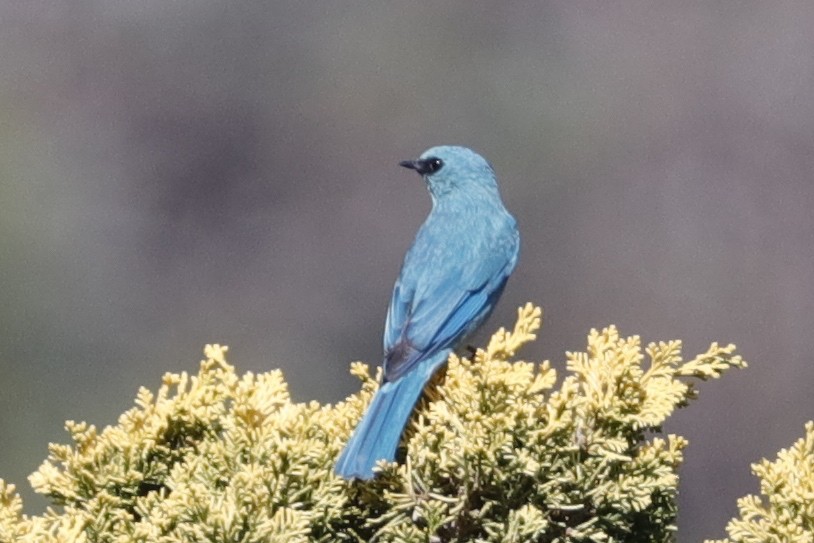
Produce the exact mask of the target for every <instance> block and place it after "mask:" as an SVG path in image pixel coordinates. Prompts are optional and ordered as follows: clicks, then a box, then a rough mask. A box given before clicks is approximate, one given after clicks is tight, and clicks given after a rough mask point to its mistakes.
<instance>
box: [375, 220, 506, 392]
mask: <svg viewBox="0 0 814 543" xmlns="http://www.w3.org/2000/svg"><path fill="white" fill-rule="evenodd" d="M517 253H518V241H517V236H516V234H515V235H514V236H513V237H512V238H511V240H510V242H509V243H506V244H505V245H504V246H503V247H501V250H498V251H491V252H490V253H489V254H487V255H480V256H479V258H477V260H476V261H474V262H472V261H460V260H458V259H455V258H454V257H453V258H445V259H443V262H440V263H439V262H433V261H432V259H425V258H421V257H420V255H419V257H418V258H413V259H410V260H409V261H408V262H406V263H405V266H404V268H403V269H402V272H401V275H400V276H399V279H398V281H397V282H396V285H395V287H394V289H393V297H392V299H391V302H390V309H389V311H388V314H387V322H386V324H385V334H384V347H385V363H384V369H385V379H386V380H388V381H392V380H395V379H398V378H399V377H400V376H401V375H403V374H404V373H405V372H407V371H409V370H410V369H411V368H413V367H414V366H415V364H416V363H417V362H419V361H421V360H423V359H425V358H426V357H427V356H430V355H433V354H435V353H437V352H438V351H440V350H443V349H451V348H454V347H455V345H456V344H457V343H458V341H460V340H461V339H462V338H463V337H465V336H466V335H468V334H469V333H471V332H473V331H474V329H475V328H477V326H478V325H480V324H481V322H482V321H483V320H484V319H485V318H486V317H487V316H488V315H489V313H490V312H491V310H492V307H493V306H494V304H495V302H496V300H497V298H498V297H499V296H500V293H501V292H502V290H503V287H504V286H505V284H506V280H507V279H508V277H509V275H510V274H511V272H512V270H513V269H514V266H515V264H516V263H517Z"/></svg>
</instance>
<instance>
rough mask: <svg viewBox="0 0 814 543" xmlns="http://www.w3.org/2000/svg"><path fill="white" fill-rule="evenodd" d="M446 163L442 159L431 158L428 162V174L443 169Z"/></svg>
mask: <svg viewBox="0 0 814 543" xmlns="http://www.w3.org/2000/svg"><path fill="white" fill-rule="evenodd" d="M443 165H444V161H443V160H441V159H440V158H430V159H428V160H427V173H435V172H437V171H438V170H440V169H441V167H443Z"/></svg>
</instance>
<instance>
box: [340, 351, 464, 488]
mask: <svg viewBox="0 0 814 543" xmlns="http://www.w3.org/2000/svg"><path fill="white" fill-rule="evenodd" d="M448 355H449V351H442V352H440V353H437V354H436V355H435V356H433V357H431V358H429V359H427V360H424V361H422V362H420V363H419V364H418V365H417V366H416V367H415V368H413V370H412V371H409V372H408V373H406V374H404V375H403V376H401V377H400V378H399V379H397V380H396V381H392V382H387V383H384V384H383V385H382V386H381V388H379V390H378V392H376V394H375V396H373V400H372V401H371V402H370V406H368V408H367V411H366V412H365V415H364V416H363V417H362V420H361V421H360V422H359V425H358V426H357V427H356V430H354V432H353V435H352V436H351V438H350V440H349V441H348V444H347V445H345V450H343V451H342V454H341V455H340V456H339V460H337V462H336V467H335V468H334V471H335V472H336V474H337V475H339V476H340V477H344V478H345V479H353V478H357V479H372V478H373V467H374V466H375V465H376V462H378V461H379V460H387V461H388V462H392V461H394V460H395V459H396V448H397V447H398V445H399V441H400V440H401V434H402V432H403V431H404V427H405V426H406V425H407V421H408V420H410V415H411V414H412V412H413V408H414V407H415V404H416V402H417V401H418V398H419V397H420V396H421V392H422V391H423V390H424V386H425V385H426V384H427V382H428V381H429V380H430V377H432V375H433V373H435V370H436V369H438V368H439V367H440V366H441V365H442V364H443V363H444V362H446V360H447V356H448Z"/></svg>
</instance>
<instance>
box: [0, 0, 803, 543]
mask: <svg viewBox="0 0 814 543" xmlns="http://www.w3.org/2000/svg"><path fill="white" fill-rule="evenodd" d="M812 29H814V3H812V2H806V1H800V2H708V1H697V2H696V1H686V2H662V3H653V2H647V1H620V2H573V1H567V0H562V1H556V2H512V3H509V2H505V3H498V2H480V1H472V0H466V1H464V0H457V1H448V2H444V3H440V2H403V3H395V2H393V3H383V4H382V5H378V4H376V3H372V2H341V3H327V2H300V1H290V2H283V1H277V2H241V3H238V2H226V1H223V0H220V1H214V0H196V1H175V2H167V1H166V0H77V1H74V2H45V1H44V2H39V1H31V2H16V1H7V2H2V3H0V51H1V52H2V53H0V234H1V235H0V281H1V283H0V284H1V288H0V477H3V478H5V479H6V480H9V481H13V482H16V483H17V484H18V486H19V487H21V488H22V490H23V494H24V497H25V498H26V500H27V503H26V505H27V510H28V511H29V512H31V513H36V512H38V511H40V510H41V509H42V508H43V506H44V504H45V502H44V500H42V499H41V498H39V497H36V496H34V495H33V493H31V491H30V489H29V486H28V483H27V481H26V479H25V477H26V475H27V474H28V473H30V472H32V471H33V470H34V469H36V468H37V466H38V465H39V463H40V462H41V461H42V460H43V459H44V458H45V456H46V455H47V444H48V442H49V441H56V442H64V441H65V440H66V434H65V433H64V431H63V422H64V420H66V419H75V420H86V421H88V422H91V423H94V424H97V425H99V426H104V425H106V424H111V423H114V422H115V421H116V418H117V416H118V414H119V413H121V412H123V411H124V410H126V409H128V408H129V407H131V406H132V403H133V398H134V397H135V394H136V391H137V388H138V387H139V386H141V385H144V386H148V387H150V388H153V389H155V388H157V387H158V385H159V383H160V379H161V376H162V374H163V373H164V372H166V371H173V372H178V371H182V370H187V371H195V370H196V368H197V365H198V360H199V359H200V358H201V349H202V347H203V345H204V344H205V343H207V342H220V343H226V344H228V345H230V346H231V360H232V361H233V362H234V363H235V364H236V365H237V366H238V369H239V371H247V370H252V371H263V370H267V369H270V368H274V367H281V368H283V369H284V370H285V373H286V375H287V378H288V379H289V381H290V384H291V388H292V392H293V395H294V397H295V398H296V399H298V400H306V399H311V398H314V399H318V400H320V401H323V402H333V401H337V400H339V399H341V398H343V397H344V396H345V395H347V394H348V393H350V392H352V391H354V390H356V388H357V382H356V381H355V380H354V379H353V378H351V377H350V376H349V375H348V373H347V368H348V365H349V363H350V362H351V361H353V360H357V359H362V360H365V361H368V362H371V363H377V362H378V359H379V356H380V350H381V347H380V343H381V339H380V338H381V332H382V327H383V321H384V313H385V308H386V305H387V303H388V300H389V295H390V289H391V287H392V283H393V280H394V279H395V277H396V274H397V272H398V269H399V266H400V264H401V259H402V256H403V254H404V252H405V250H406V248H407V247H408V246H409V244H410V242H411V240H412V237H413V235H414V233H415V231H416V229H417V228H418V226H419V225H420V223H421V222H422V221H423V219H424V216H425V215H426V213H427V211H428V210H429V197H428V196H427V194H426V191H425V189H424V187H423V184H422V183H421V181H420V179H419V178H417V177H416V176H415V175H414V174H411V173H410V172H407V171H405V170H402V169H400V168H398V167H397V165H396V164H397V162H398V161H399V160H402V159H406V158H413V157H415V156H417V155H418V154H419V153H420V152H422V151H423V150H424V149H425V148H427V147H430V146H432V145H436V144H442V143H459V144H465V145H469V146H471V147H474V148H475V149H477V150H479V151H480V152H481V153H483V154H484V155H485V156H486V157H487V158H488V159H490V161H491V162H492V163H493V165H494V167H495V169H496V170H497V172H498V175H499V178H500V181H501V184H502V191H503V195H504V199H505V200H506V204H507V206H508V207H509V208H510V209H511V210H512V211H513V212H514V214H515V215H516V216H517V218H518V221H519V223H520V228H521V232H522V240H523V241H522V243H523V246H522V255H521V260H520V264H519V267H518V269H517V271H516V272H515V274H514V276H513V278H512V279H511V281H510V282H509V286H508V288H507V290H506V292H505V295H504V297H503V300H502V302H501V304H500V307H499V309H498V311H496V313H495V315H494V317H493V318H492V320H491V322H490V323H489V324H487V325H486V327H485V328H486V329H487V330H485V331H484V333H482V334H481V338H483V337H484V336H486V335H488V333H487V332H491V331H492V330H494V329H495V328H496V327H497V326H499V325H506V324H511V323H512V322H513V318H514V314H515V310H516V307H517V306H518V305H521V304H523V303H524V302H526V301H533V302H536V303H539V304H542V305H543V306H544V308H545V312H546V317H545V324H544V327H543V329H542V333H541V335H540V339H539V341H538V342H537V343H536V345H534V347H533V348H530V349H528V350H527V351H526V352H525V355H526V356H527V357H528V358H530V359H538V360H542V359H545V358H548V359H551V360H552V361H553V362H554V363H555V365H556V366H557V367H559V368H562V367H563V365H564V364H563V359H564V354H563V353H564V351H566V350H576V349H581V348H583V346H584V344H585V335H586V333H587V332H588V330H589V329H590V328H591V327H601V326H604V325H607V324H609V323H616V324H617V325H619V326H620V328H621V330H622V332H623V333H627V334H640V335H641V336H642V337H643V339H644V341H645V342H647V341H653V340H666V339H673V338H682V339H684V340H685V345H686V354H687V355H693V354H695V353H696V352H699V351H702V350H704V349H705V348H706V347H707V345H708V344H709V343H710V342H711V341H716V340H717V341H721V342H735V343H737V344H738V346H739V349H740V352H741V353H742V354H743V355H744V356H745V357H746V358H747V360H748V361H749V362H750V363H751V367H750V368H749V369H748V370H746V371H742V372H734V373H731V374H729V375H727V376H726V377H725V379H723V380H722V381H720V382H714V383H707V384H704V385H703V386H702V387H701V398H700V399H699V400H698V401H697V402H695V403H693V404H692V405H691V406H690V407H689V408H688V409H685V410H683V411H682V412H680V413H679V415H678V416H676V417H675V418H674V419H673V420H672V421H671V422H670V423H669V424H668V426H667V428H666V430H667V431H669V432H676V433H681V434H683V435H685V436H687V437H688V438H689V440H690V442H691V445H690V448H689V449H688V450H687V454H686V465H685V466H684V467H683V468H682V472H681V474H682V482H681V500H680V501H681V504H680V505H681V509H680V532H679V540H680V541H686V542H690V541H698V540H700V539H701V538H703V537H720V536H722V535H723V529H724V526H725V523H726V521H727V520H728V519H729V518H730V517H731V516H733V515H734V514H735V512H736V505H735V500H736V498H737V497H739V496H741V495H743V494H745V493H747V492H754V491H756V490H757V483H756V481H755V480H754V479H753V478H752V476H751V475H750V470H749V464H750V463H751V462H753V461H756V460H758V459H759V458H760V457H762V456H767V455H768V456H773V455H774V454H775V453H776V451H777V450H778V449H779V448H781V447H785V446H788V445H790V444H791V443H792V442H793V441H794V440H795V439H797V438H798V437H799V436H801V435H802V432H803V424H804V422H805V421H806V420H809V419H811V418H814V395H812V393H811V388H812V384H813V383H814V355H812V351H813V349H812V347H811V338H812V332H813V331H814V294H812V284H813V283H814V216H812V207H814V178H813V173H814V99H812V89H814V54H812V51H814V30H812ZM477 341H478V338H476V339H475V340H473V342H477Z"/></svg>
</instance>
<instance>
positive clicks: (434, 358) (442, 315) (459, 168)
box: [335, 146, 520, 479]
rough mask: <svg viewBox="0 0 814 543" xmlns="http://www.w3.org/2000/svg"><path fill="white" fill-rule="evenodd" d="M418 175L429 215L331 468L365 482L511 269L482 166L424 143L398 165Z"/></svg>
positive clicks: (516, 242)
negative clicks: (366, 402) (378, 363)
mask: <svg viewBox="0 0 814 543" xmlns="http://www.w3.org/2000/svg"><path fill="white" fill-rule="evenodd" d="M400 165H401V166H404V167H405V168H410V169H412V170H415V171H416V172H418V173H419V174H421V176H422V177H423V178H424V181H426V183H427V186H428V188H429V191H430V195H431V196H432V211H431V212H430V214H429V216H428V217H427V219H426V220H425V221H424V224H423V225H422V226H421V228H420V229H419V231H418V234H417V235H416V238H415V241H414V242H413V245H412V247H410V249H409V251H407V255H406V256H405V257H404V264H403V265H402V268H401V274H400V275H399V278H398V280H397V281H396V285H395V287H394V288H393V296H392V299H391V300H390V309H389V310H388V312H387V321H386V323H385V329H384V363H383V367H384V377H383V380H382V383H381V386H380V387H379V390H378V391H377V392H376V394H375V395H374V396H373V400H372V401H371V403H370V406H369V407H368V409H367V411H366V412H365V415H364V417H363V418H362V420H361V422H359V424H358V426H357V427H356V430H355V431H354V433H353V435H352V436H351V438H350V440H349V441H348V443H347V445H346V446H345V449H344V451H343V452H342V454H341V456H340V457H339V460H338V461H337V463H336V468H335V471H336V473H337V475H339V476H341V477H344V478H346V479H353V478H358V479H371V478H373V475H374V474H373V468H374V466H375V465H376V462H377V461H379V460H387V461H389V462H392V461H394V460H395V457H396V448H397V447H398V444H399V440H400V439H401V434H402V432H403V431H404V427H405V426H406V425H407V421H408V420H409V419H410V414H411V413H412V411H413V408H414V407H415V404H416V402H417V401H418V399H419V397H420V396H421V393H422V391H423V390H424V387H425V385H426V384H427V382H428V381H429V380H430V378H432V376H433V374H434V373H435V372H436V370H438V369H439V368H440V367H441V366H443V365H444V363H445V362H446V361H447V357H448V356H449V354H450V353H451V352H452V350H453V349H454V348H455V346H456V345H458V344H459V343H460V342H461V341H462V340H463V339H464V338H465V337H466V336H468V335H469V334H471V333H472V332H474V331H475V329H477V328H478V327H479V326H480V325H481V324H482V323H483V321H485V320H486V318H487V317H488V316H489V314H490V313H491V312H492V309H493V308H494V306H495V304H496V303H497V300H498V298H499V297H500V294H501V293H502V292H503V287H504V286H505V285H506V280H507V279H508V278H509V275H510V274H511V273H512V270H514V266H515V264H516V263H517V255H518V250H519V248H520V237H519V234H518V232H517V224H516V222H515V220H514V218H513V217H512V216H511V215H510V214H509V212H508V211H506V208H504V207H503V202H502V201H501V199H500V193H499V192H498V187H497V180H496V179H495V173H494V171H493V170H492V167H491V166H490V165H489V163H488V162H486V160H484V159H483V157H481V156H480V155H478V154H477V153H475V152H474V151H472V150H470V149H467V148H466V147H453V146H442V147H433V148H432V149H429V150H428V151H426V152H424V153H423V154H422V155H421V157H419V158H418V160H405V161H404V162H401V163H400Z"/></svg>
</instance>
